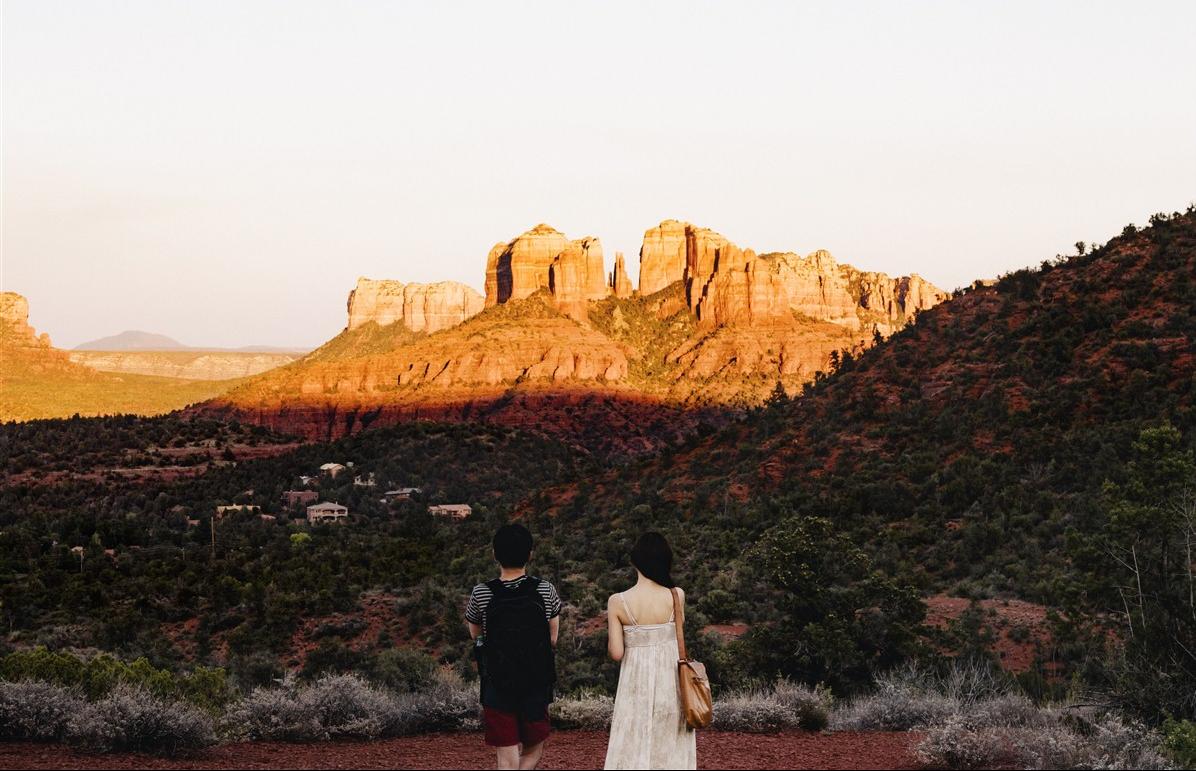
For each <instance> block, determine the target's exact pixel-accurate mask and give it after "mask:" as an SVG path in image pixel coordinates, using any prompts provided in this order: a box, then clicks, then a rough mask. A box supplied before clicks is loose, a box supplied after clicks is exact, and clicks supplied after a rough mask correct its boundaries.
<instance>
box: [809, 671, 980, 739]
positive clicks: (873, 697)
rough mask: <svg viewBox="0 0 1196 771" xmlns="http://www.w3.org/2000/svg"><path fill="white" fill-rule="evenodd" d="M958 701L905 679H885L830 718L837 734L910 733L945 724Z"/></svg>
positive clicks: (955, 708) (957, 707)
mask: <svg viewBox="0 0 1196 771" xmlns="http://www.w3.org/2000/svg"><path fill="white" fill-rule="evenodd" d="M958 710H959V702H958V701H957V700H955V699H952V698H950V697H948V696H945V695H943V694H941V693H934V692H931V691H929V690H927V689H925V688H924V687H922V686H920V685H919V684H917V683H916V682H914V681H911V680H909V679H907V678H902V677H888V678H882V679H881V680H880V681H878V682H877V686H876V690H875V691H873V692H872V693H870V694H867V695H865V696H858V697H856V698H855V699H852V700H851V701H850V702H849V703H848V704H847V705H846V706H844V707H843V708H842V709H839V710H836V711H835V713H834V715H833V716H832V717H831V721H830V727H831V729H832V730H835V731H909V730H911V729H914V728H923V727H925V726H929V725H935V724H939V723H942V722H944V721H946V719H947V718H948V717H950V716H951V715H953V714H955V713H956V712H958Z"/></svg>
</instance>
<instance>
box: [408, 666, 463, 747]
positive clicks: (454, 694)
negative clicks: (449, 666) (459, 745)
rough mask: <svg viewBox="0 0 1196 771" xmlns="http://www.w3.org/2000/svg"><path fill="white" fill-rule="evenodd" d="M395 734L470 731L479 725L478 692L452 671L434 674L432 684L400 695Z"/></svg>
mask: <svg viewBox="0 0 1196 771" xmlns="http://www.w3.org/2000/svg"><path fill="white" fill-rule="evenodd" d="M398 703H399V722H398V725H397V726H396V732H397V734H398V735H410V734H420V733H428V732H430V731H473V730H476V729H478V728H480V727H481V721H480V719H479V711H480V710H479V708H478V693H477V690H476V689H474V688H470V687H469V686H467V685H466V684H465V682H464V681H463V680H462V679H461V677H460V676H459V675H457V674H456V673H437V678H436V682H435V684H434V685H433V686H432V687H431V688H428V689H426V690H424V691H421V692H419V693H409V694H400V695H399V697H398Z"/></svg>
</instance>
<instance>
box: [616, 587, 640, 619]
mask: <svg viewBox="0 0 1196 771" xmlns="http://www.w3.org/2000/svg"><path fill="white" fill-rule="evenodd" d="M625 594H627V592H620V593H619V599H620V600H622V601H623V610H625V611H627V618H629V619H631V625H632V626H639V625H640V624H639V622H638V621H636V620H635V614H634V613H632V612H631V605H629V604H628V602H627V598H626V597H625V596H624V595H625Z"/></svg>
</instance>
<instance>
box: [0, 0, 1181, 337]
mask: <svg viewBox="0 0 1196 771" xmlns="http://www.w3.org/2000/svg"><path fill="white" fill-rule="evenodd" d="M0 14H2V19H0V25H2V31H0V43H2V50H0V67H2V73H0V132H2V133H0V155H2V163H3V168H2V169H0V198H2V200H0V214H2V222H0V285H2V287H3V289H4V290H8V291H16V292H20V293H22V294H24V295H26V296H27V297H28V298H29V301H30V305H31V322H32V323H33V324H34V326H36V327H37V328H38V329H39V331H46V332H49V333H50V335H51V337H52V338H53V340H54V342H55V344H56V345H58V346H60V347H73V346H74V345H77V344H79V343H81V342H84V341H86V340H90V339H93V338H96V337H100V336H103V335H108V334H114V333H117V332H120V331H122V330H125V329H139V330H147V331H151V332H157V333H162V334H167V335H170V336H172V337H175V338H177V339H179V340H181V341H183V342H184V343H187V344H191V345H212V346H241V345H254V344H257V345H285V346H296V347H311V346H315V345H317V344H319V343H321V342H323V341H324V340H326V339H328V338H330V337H332V336H334V335H335V334H337V333H338V332H339V331H340V330H341V329H342V328H343V327H344V325H345V300H346V297H347V294H348V292H349V290H350V289H351V288H352V287H353V284H354V283H355V281H356V279H357V277H358V276H368V277H371V278H391V279H398V280H402V281H418V282H425V281H438V280H456V281H462V282H465V283H467V284H470V285H472V286H473V287H475V288H477V289H479V290H481V288H482V283H483V278H484V271H485V259H486V254H487V252H488V251H489V249H490V247H492V246H493V245H494V244H495V243H497V242H499V241H507V240H510V239H511V238H514V237H515V236H516V235H518V234H519V233H521V232H523V231H525V230H527V229H528V228H530V227H532V226H533V225H535V224H537V223H539V222H547V223H549V224H551V225H553V226H554V227H556V228H557V229H559V230H561V231H563V232H565V233H566V234H567V235H568V236H570V237H571V238H580V237H582V236H586V235H595V236H599V237H600V238H601V239H602V243H603V246H604V250H605V252H606V255H607V263H608V267H609V265H610V263H611V262H613V258H614V253H615V252H616V251H622V252H624V253H625V254H626V257H627V261H628V267H629V270H630V272H631V274H632V277H633V278H634V277H635V276H636V275H637V273H638V268H637V264H638V251H639V246H640V242H641V240H642V237H643V232H644V230H646V229H648V228H650V227H652V226H653V225H655V224H656V223H658V222H659V221H660V220H662V219H666V218H676V219H684V220H688V221H691V222H694V223H696V224H698V225H701V226H704V227H710V228H713V229H715V230H717V231H719V232H721V233H722V234H723V235H725V236H727V237H728V238H729V239H731V240H732V241H734V242H735V243H737V244H739V245H740V246H742V247H745V248H746V247H751V248H754V249H755V250H756V251H757V252H764V251H782V250H783V251H796V252H799V253H802V254H805V253H808V252H811V251H813V250H815V249H828V250H830V251H831V252H832V253H833V254H834V255H835V256H836V257H837V258H838V259H839V260H840V261H842V262H847V263H850V264H853V265H855V266H856V267H858V268H861V269H866V270H882V271H885V272H888V273H890V274H893V275H903V274H906V273H911V272H915V273H920V274H921V275H923V276H925V277H927V278H929V279H930V280H931V281H933V282H935V283H936V284H938V285H940V286H941V287H943V288H946V289H951V288H954V287H957V286H962V285H966V284H969V283H971V281H973V280H974V279H977V278H984V277H991V276H995V275H998V274H1000V273H1003V272H1005V271H1008V270H1010V269H1014V268H1018V267H1022V266H1025V265H1031V264H1037V263H1039V262H1041V261H1042V260H1044V259H1047V258H1050V257H1053V256H1054V255H1055V254H1057V253H1068V252H1071V251H1072V250H1073V246H1072V244H1074V243H1075V242H1076V241H1077V240H1085V241H1105V240H1107V239H1108V238H1110V237H1112V236H1113V235H1115V234H1117V233H1119V232H1120V231H1121V229H1122V227H1123V226H1124V225H1125V224H1127V223H1129V222H1135V223H1138V224H1143V223H1145V221H1146V220H1147V218H1148V217H1149V216H1150V215H1151V214H1152V213H1154V212H1158V211H1166V212H1170V211H1176V210H1182V209H1184V208H1186V207H1187V206H1188V205H1189V204H1191V203H1193V202H1194V201H1196V53H1193V50H1192V47H1191V35H1192V30H1193V29H1196V3H1192V2H1137V3H1105V2H1094V1H1093V0H1084V1H1082V2H1062V1H1060V2H1046V3H1043V2H967V3H964V2H954V1H953V2H889V1H888V0H886V1H884V2H871V3H862V2H861V3H857V2H844V1H843V0H835V1H834V2H825V3H814V2H788V1H786V2H776V3H763V2H734V3H731V2H727V3H699V2H683V3H669V2H650V3H642V2H628V3H618V2H603V3H598V2H593V3H580V2H577V3H559V2H552V3H515V2H504V3H493V2H486V3H477V4H472V3H454V2H437V3H416V2H411V3H405V2H398V1H397V0H395V1H389V0H388V1H387V2H367V1H365V0H357V1H356V2H331V1H329V2H304V1H302V0H279V1H277V2H273V1H267V0H246V1H244V2H241V1H233V0H229V1H227V2H225V1H222V0H205V2H202V3H199V2H192V1H191V0H186V1H176V0H147V1H146V2H104V1H103V0H90V1H89V2H58V1H57V0H3V5H2V6H0Z"/></svg>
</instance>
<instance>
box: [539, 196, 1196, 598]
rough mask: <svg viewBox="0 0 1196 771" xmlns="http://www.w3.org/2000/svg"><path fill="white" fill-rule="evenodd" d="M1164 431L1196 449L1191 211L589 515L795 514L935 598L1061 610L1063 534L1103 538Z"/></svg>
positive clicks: (916, 336)
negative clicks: (835, 532) (975, 597)
mask: <svg viewBox="0 0 1196 771" xmlns="http://www.w3.org/2000/svg"><path fill="white" fill-rule="evenodd" d="M1163 423H1170V424H1171V425H1173V426H1175V427H1176V428H1178V429H1179V430H1180V431H1181V433H1182V435H1183V437H1184V444H1185V446H1186V447H1188V448H1192V447H1193V446H1194V441H1196V209H1193V210H1189V211H1188V212H1187V213H1185V214H1176V215H1173V216H1170V217H1160V216H1156V217H1155V218H1153V219H1152V224H1151V226H1150V227H1148V228H1146V229H1143V230H1137V229H1134V228H1133V227H1130V228H1127V229H1126V230H1125V231H1124V233H1123V234H1122V235H1120V236H1118V237H1116V238H1114V239H1112V240H1111V241H1110V242H1109V243H1108V244H1107V245H1106V246H1104V247H1101V248H1099V249H1097V250H1096V251H1093V252H1087V253H1085V254H1082V255H1076V256H1072V257H1070V258H1068V259H1066V260H1054V261H1047V262H1044V263H1043V267H1041V268H1039V269H1034V270H1030V269H1026V270H1020V271H1016V272H1014V273H1012V274H1010V275H1007V276H1005V277H1003V278H1002V279H1000V280H999V281H997V282H977V283H976V284H975V285H974V286H973V287H972V288H970V289H968V290H966V291H964V292H961V293H960V294H958V295H957V296H955V297H953V298H952V299H950V300H948V301H946V302H943V303H941V304H939V305H937V306H936V307H934V308H933V309H931V310H929V311H926V312H924V313H922V314H920V315H919V317H918V319H917V321H916V323H914V324H912V325H909V326H907V327H905V328H904V329H902V330H901V331H899V332H897V333H896V334H894V335H893V336H892V337H891V338H889V339H888V340H887V341H886V342H885V343H884V344H883V345H879V346H876V347H874V348H870V349H868V350H866V351H863V352H862V353H861V354H860V355H858V356H853V357H851V358H848V359H845V360H844V361H843V362H842V364H841V366H840V367H839V368H838V370H837V371H836V372H834V373H833V374H831V375H829V376H828V377H826V378H822V379H820V380H819V381H818V382H817V383H815V384H814V385H813V387H812V388H811V389H810V390H809V391H808V392H807V393H806V394H805V395H804V396H802V397H800V398H797V399H793V400H789V401H784V400H780V401H777V402H776V403H774V404H773V405H772V406H771V407H769V408H768V409H765V410H761V411H759V412H757V413H755V414H753V415H752V416H751V417H749V418H748V419H747V420H745V421H742V422H736V423H733V424H730V425H728V426H726V427H724V428H723V429H722V430H721V431H718V432H714V433H712V434H710V435H707V436H699V437H695V438H693V440H692V441H691V442H690V443H688V444H687V445H686V446H685V447H683V448H681V449H679V450H677V451H676V452H672V453H669V454H667V455H665V456H662V457H661V458H660V459H657V460H651V461H646V462H644V463H642V464H639V465H636V466H633V467H629V468H627V469H624V470H621V471H620V472H619V473H617V474H612V475H611V477H610V478H609V479H607V480H589V483H590V485H591V487H590V489H589V493H590V497H589V498H588V499H587V502H588V505H589V506H590V507H591V508H592V509H593V510H595V511H598V512H605V513H606V515H608V516H615V515H616V514H617V513H619V512H626V511H630V510H631V509H632V508H633V507H634V506H636V505H638V504H639V503H641V502H644V501H645V500H650V501H651V502H652V505H653V508H654V511H655V512H656V514H657V515H658V516H660V517H661V518H662V519H665V520H668V519H670V518H672V517H674V516H681V515H682V514H685V513H687V512H689V511H691V510H692V509H694V508H695V507H698V508H701V507H703V506H708V504H709V503H710V500H709V499H710V498H712V497H714V496H717V497H714V500H725V499H724V498H723V496H727V498H729V499H730V500H731V501H732V504H731V505H732V506H735V505H736V501H738V505H740V506H741V507H743V508H744V509H752V508H756V507H760V508H765V509H767V507H768V506H770V505H772V504H771V503H769V502H770V501H783V502H784V505H783V506H777V507H776V508H778V509H783V510H784V511H786V512H791V513H793V514H800V515H807V516H817V517H826V518H829V519H831V520H833V521H834V522H835V523H836V526H837V527H840V528H842V529H843V530H844V531H847V532H850V533H851V534H852V535H854V536H855V537H857V538H858V539H859V542H860V543H867V544H870V545H871V548H874V549H875V551H876V553H877V554H878V556H879V558H880V559H881V560H882V564H883V566H884V567H885V568H886V570H888V571H889V572H891V573H894V574H895V573H900V572H909V573H913V574H916V575H923V576H925V577H926V579H925V580H926V584H925V585H926V586H928V587H930V586H933V587H935V588H936V589H937V590H942V589H945V588H949V587H952V586H956V583H955V582H960V584H959V585H962V586H965V587H968V588H969V589H971V588H976V589H977V590H981V591H983V592H987V593H1000V592H1011V593H1014V594H1015V595H1016V596H1021V597H1023V598H1025V599H1031V600H1034V601H1036V602H1045V603H1046V604H1057V603H1062V602H1064V601H1067V602H1071V601H1072V600H1074V599H1075V597H1076V595H1069V594H1068V592H1069V591H1071V588H1070V587H1069V585H1068V584H1067V583H1066V581H1064V580H1062V578H1063V577H1066V576H1069V575H1071V574H1072V571H1073V570H1075V567H1074V565H1073V564H1072V561H1073V559H1075V556H1076V553H1075V552H1073V551H1070V550H1069V549H1071V548H1072V546H1074V543H1075V542H1074V539H1073V538H1072V537H1070V536H1069V533H1072V534H1073V535H1078V534H1094V533H1096V532H1099V528H1100V527H1101V519H1100V517H1101V512H1102V510H1103V508H1104V505H1105V504H1104V502H1103V501H1102V498H1101V495H1102V493H1101V491H1102V487H1103V485H1104V484H1105V482H1106V480H1111V481H1115V482H1116V481H1118V480H1119V475H1122V474H1124V464H1125V463H1126V462H1127V461H1129V460H1130V459H1132V458H1133V444H1134V442H1135V441H1136V440H1137V439H1138V437H1139V434H1140V432H1141V431H1142V430H1143V429H1145V428H1153V427H1157V426H1159V425H1160V424H1163ZM553 495H560V496H563V493H553ZM549 497H552V496H549ZM767 510H770V511H771V510H772V509H767ZM596 516H599V517H600V516H602V514H598V515H596ZM578 526H581V525H580V524H579V525H578ZM1099 551H1100V552H1101V553H1103V548H1102V549H1100V550H1099ZM1106 607H1112V605H1109V606H1106Z"/></svg>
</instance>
